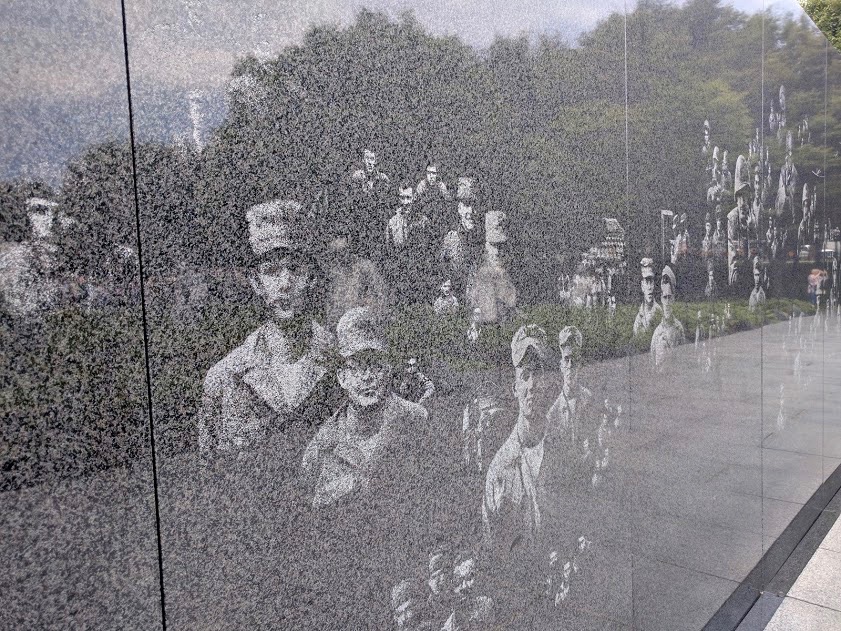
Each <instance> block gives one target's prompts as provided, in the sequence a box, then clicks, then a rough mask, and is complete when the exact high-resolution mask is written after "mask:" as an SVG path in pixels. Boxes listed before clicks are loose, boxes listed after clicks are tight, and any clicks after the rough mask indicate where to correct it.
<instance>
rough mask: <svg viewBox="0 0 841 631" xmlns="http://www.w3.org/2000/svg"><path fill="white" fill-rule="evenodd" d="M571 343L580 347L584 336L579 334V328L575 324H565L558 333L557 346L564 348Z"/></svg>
mask: <svg viewBox="0 0 841 631" xmlns="http://www.w3.org/2000/svg"><path fill="white" fill-rule="evenodd" d="M572 344H575V346H576V347H577V348H579V349H580V348H581V346H582V345H583V344H584V336H583V335H581V330H580V329H579V328H578V327H577V326H565V327H564V328H563V329H561V332H560V333H558V348H566V347H567V346H570V345H572Z"/></svg>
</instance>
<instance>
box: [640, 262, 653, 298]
mask: <svg viewBox="0 0 841 631" xmlns="http://www.w3.org/2000/svg"><path fill="white" fill-rule="evenodd" d="M640 289H641V290H642V298H643V300H645V304H647V305H650V304H652V303H653V302H654V271H653V270H652V269H651V268H647V269H644V270H643V271H642V280H640Z"/></svg>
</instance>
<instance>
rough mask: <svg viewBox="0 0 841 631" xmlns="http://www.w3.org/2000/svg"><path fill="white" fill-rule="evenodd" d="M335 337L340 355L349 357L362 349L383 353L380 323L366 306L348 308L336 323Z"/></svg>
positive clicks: (384, 342)
mask: <svg viewBox="0 0 841 631" xmlns="http://www.w3.org/2000/svg"><path fill="white" fill-rule="evenodd" d="M336 337H337V338H338V343H339V354H340V355H341V356H342V357H351V356H353V355H355V354H356V353H360V352H362V351H369V350H370V351H378V352H380V353H383V352H385V350H386V341H385V337H384V336H383V334H382V332H381V326H380V323H379V322H378V321H377V318H376V317H375V316H374V314H373V312H372V311H371V310H370V309H368V308H367V307H354V308H352V309H348V310H347V311H346V312H345V314H344V315H343V316H342V317H341V318H340V319H339V323H338V324H337V325H336Z"/></svg>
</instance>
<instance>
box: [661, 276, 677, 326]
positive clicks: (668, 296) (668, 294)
mask: <svg viewBox="0 0 841 631" xmlns="http://www.w3.org/2000/svg"><path fill="white" fill-rule="evenodd" d="M674 299H675V295H674V290H673V288H672V283H671V282H669V281H668V280H664V281H663V282H662V283H661V284H660V303H661V304H662V305H663V319H664V320H668V319H669V318H671V317H672V305H673V304H674Z"/></svg>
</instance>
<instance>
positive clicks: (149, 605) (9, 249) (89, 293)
mask: <svg viewBox="0 0 841 631" xmlns="http://www.w3.org/2000/svg"><path fill="white" fill-rule="evenodd" d="M0 22H2V24H3V25H4V26H3V30H4V37H2V38H0V50H1V52H0V58H2V60H3V61H2V62H0V86H1V87H2V89H0V92H2V97H0V112H2V114H0V130H2V136H3V141H2V143H0V178H2V202H0V203H1V204H2V220H0V229H2V234H0V314H2V315H0V348H2V353H0V392H1V393H2V394H0V397H1V398H0V411H2V416H3V423H2V438H0V444H2V448H1V449H0V528H1V529H2V533H3V536H2V543H0V564H2V567H3V568H4V571H3V574H2V577H0V592H2V593H3V603H4V606H3V609H2V612H0V627H3V628H10V629H11V628H15V629H24V628H30V629H31V628H68V627H78V628H125V627H139V628H153V627H155V626H156V625H160V623H161V595H160V588H159V572H158V555H157V541H156V534H155V507H154V486H153V475H152V473H153V469H152V461H151V450H150V447H149V417H148V408H147V394H146V377H145V360H144V354H143V320H142V313H141V304H140V290H139V289H140V286H139V273H138V256H137V232H136V229H135V226H136V215H135V204H134V193H133V186H134V183H133V175H132V166H131V146H130V143H129V117H128V94H127V89H126V77H125V61H124V60H125V57H124V49H123V39H122V20H121V14H120V3H119V2H88V1H83V0H80V1H73V2H67V3H62V4H61V5H60V6H58V5H57V6H55V7H51V8H48V7H46V6H44V3H38V2H16V3H12V4H7V5H5V6H4V7H3V8H2V9H0Z"/></svg>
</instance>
